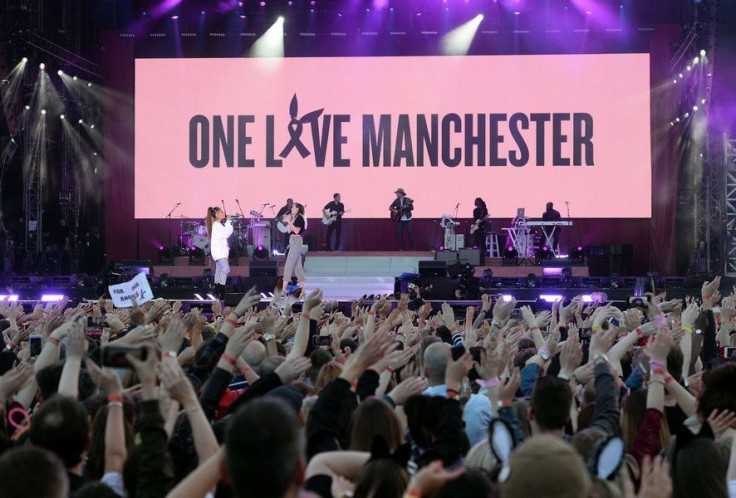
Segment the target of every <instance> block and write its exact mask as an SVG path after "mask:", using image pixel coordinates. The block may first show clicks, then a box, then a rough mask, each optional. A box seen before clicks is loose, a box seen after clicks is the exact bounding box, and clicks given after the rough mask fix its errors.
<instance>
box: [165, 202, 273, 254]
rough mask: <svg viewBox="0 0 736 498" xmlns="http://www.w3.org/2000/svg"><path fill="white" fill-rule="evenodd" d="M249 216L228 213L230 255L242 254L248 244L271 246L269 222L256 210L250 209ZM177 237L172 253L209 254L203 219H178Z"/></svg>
mask: <svg viewBox="0 0 736 498" xmlns="http://www.w3.org/2000/svg"><path fill="white" fill-rule="evenodd" d="M249 215H250V216H249V217H247V218H246V217H244V216H242V215H240V214H230V215H228V219H229V220H230V221H231V222H232V225H233V234H232V236H231V237H230V239H228V242H229V244H230V251H231V254H232V255H235V256H240V255H244V254H245V253H246V251H247V246H248V245H249V244H253V245H264V246H268V249H269V251H270V246H271V233H270V230H271V222H270V221H267V220H265V219H264V216H263V215H262V214H261V213H259V212H258V211H255V210H251V211H250V213H249ZM179 229H180V231H179V239H178V241H177V242H178V243H177V246H176V247H175V250H174V253H175V254H176V255H178V256H190V255H192V253H195V252H196V253H200V251H201V253H200V254H204V255H205V256H208V255H209V254H210V239H209V237H208V236H207V227H206V226H205V224H204V221H201V220H192V219H185V218H183V217H182V218H181V219H180V221H179Z"/></svg>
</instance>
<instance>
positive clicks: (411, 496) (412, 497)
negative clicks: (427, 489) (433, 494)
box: [404, 488, 422, 498]
mask: <svg viewBox="0 0 736 498" xmlns="http://www.w3.org/2000/svg"><path fill="white" fill-rule="evenodd" d="M404 498H422V492H421V491H419V490H418V489H417V488H411V489H407V490H406V491H404Z"/></svg>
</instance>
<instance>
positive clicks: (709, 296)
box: [703, 294, 713, 299]
mask: <svg viewBox="0 0 736 498" xmlns="http://www.w3.org/2000/svg"><path fill="white" fill-rule="evenodd" d="M711 297H713V296H711V295H706V294H703V299H710V298H711Z"/></svg>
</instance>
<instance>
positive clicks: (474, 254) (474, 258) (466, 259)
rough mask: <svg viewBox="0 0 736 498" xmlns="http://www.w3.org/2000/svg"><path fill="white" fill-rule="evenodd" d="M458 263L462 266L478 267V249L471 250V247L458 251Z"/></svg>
mask: <svg viewBox="0 0 736 498" xmlns="http://www.w3.org/2000/svg"><path fill="white" fill-rule="evenodd" d="M459 261H460V262H461V263H462V264H464V265H465V264H469V265H473V266H478V265H480V249H473V248H472V247H465V248H463V249H460V257H459Z"/></svg>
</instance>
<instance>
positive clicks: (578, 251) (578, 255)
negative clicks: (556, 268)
mask: <svg viewBox="0 0 736 498" xmlns="http://www.w3.org/2000/svg"><path fill="white" fill-rule="evenodd" d="M570 261H572V263H573V264H582V263H583V262H584V261H585V254H584V253H583V246H575V247H573V248H572V249H570Z"/></svg>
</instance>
